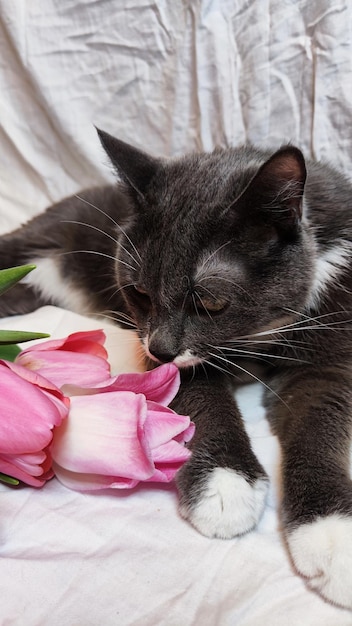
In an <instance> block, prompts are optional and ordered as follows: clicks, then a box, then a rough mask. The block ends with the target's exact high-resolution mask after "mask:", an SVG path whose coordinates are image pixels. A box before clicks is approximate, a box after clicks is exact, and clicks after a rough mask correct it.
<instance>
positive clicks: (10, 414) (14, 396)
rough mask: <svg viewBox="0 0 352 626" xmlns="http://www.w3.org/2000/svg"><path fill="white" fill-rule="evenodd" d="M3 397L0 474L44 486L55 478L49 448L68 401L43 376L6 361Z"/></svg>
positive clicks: (0, 367) (1, 372) (0, 366)
mask: <svg viewBox="0 0 352 626" xmlns="http://www.w3.org/2000/svg"><path fill="white" fill-rule="evenodd" d="M0 398H1V405H0V472H2V473H4V474H7V475H9V476H12V477H14V478H17V479H18V480H21V481H23V482H24V483H27V484H28V485H31V486H33V487H41V486H42V485H43V484H44V483H45V482H46V480H48V479H49V478H51V477H52V476H53V471H52V469H51V465H52V463H51V454H50V449H49V446H50V444H51V441H52V437H53V429H54V428H55V427H57V426H60V424H61V422H62V420H63V419H64V418H65V417H66V416H67V414H68V408H69V400H68V398H65V396H64V395H63V394H62V392H61V391H60V390H59V389H58V388H57V387H56V386H55V385H53V384H52V383H51V382H49V381H48V380H46V379H45V378H43V377H42V376H41V375H39V374H37V373H36V372H32V371H30V370H28V369H26V368H24V367H22V366H21V365H18V364H15V363H8V362H7V361H3V360H0Z"/></svg>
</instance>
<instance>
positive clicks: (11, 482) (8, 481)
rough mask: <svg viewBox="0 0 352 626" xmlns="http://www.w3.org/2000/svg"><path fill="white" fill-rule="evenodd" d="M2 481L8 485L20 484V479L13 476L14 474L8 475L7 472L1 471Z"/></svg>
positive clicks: (0, 479)
mask: <svg viewBox="0 0 352 626" xmlns="http://www.w3.org/2000/svg"><path fill="white" fill-rule="evenodd" d="M0 481H1V482H3V483H6V484H7V485H19V484H20V481H19V480H17V478H12V476H7V475H6V474H2V473H1V472H0Z"/></svg>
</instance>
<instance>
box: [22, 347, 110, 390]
mask: <svg viewBox="0 0 352 626" xmlns="http://www.w3.org/2000/svg"><path fill="white" fill-rule="evenodd" d="M16 363H18V364H20V365H22V367H25V368H27V369H29V370H31V371H35V372H38V373H39V374H40V375H41V376H44V377H45V378H48V379H49V380H50V381H51V382H53V383H54V384H55V385H56V386H57V387H62V386H63V385H64V384H66V383H70V382H71V381H72V382H74V383H75V384H76V385H79V386H82V387H85V386H87V387H90V386H92V385H95V384H96V383H99V382H101V381H105V380H107V379H110V366H109V364H108V362H107V361H106V360H105V359H102V358H101V357H98V356H95V355H91V354H85V353H80V352H64V351H63V350H57V351H50V350H48V351H45V352H43V351H37V350H35V349H33V350H28V351H27V352H26V353H25V352H21V353H20V354H19V355H18V357H17V358H16Z"/></svg>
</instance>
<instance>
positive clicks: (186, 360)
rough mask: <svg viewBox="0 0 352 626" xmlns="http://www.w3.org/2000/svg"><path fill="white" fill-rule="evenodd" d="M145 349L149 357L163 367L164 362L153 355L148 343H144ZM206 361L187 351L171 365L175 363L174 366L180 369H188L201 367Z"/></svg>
mask: <svg viewBox="0 0 352 626" xmlns="http://www.w3.org/2000/svg"><path fill="white" fill-rule="evenodd" d="M143 347H144V350H145V352H146V355H147V357H148V358H149V359H150V360H151V361H153V362H154V363H158V364H159V365H161V363H162V361H160V360H159V359H157V358H156V357H155V356H154V354H152V353H151V352H150V351H149V349H148V346H147V345H146V342H145V341H143ZM203 361H204V359H202V358H200V357H198V356H195V355H194V354H192V352H191V351H190V350H185V351H184V352H181V353H180V354H178V355H177V356H176V357H175V358H174V359H173V360H172V361H171V363H173V364H174V365H176V366H177V367H178V368H179V369H185V368H188V367H195V366H196V365H200V364H201V363H203Z"/></svg>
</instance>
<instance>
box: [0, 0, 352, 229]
mask: <svg viewBox="0 0 352 626" xmlns="http://www.w3.org/2000/svg"><path fill="white" fill-rule="evenodd" d="M351 29H352V6H351V4H350V3H349V2H347V0H339V1H337V0H335V1H333V2H331V1H330V0H321V1H319V2H309V1H308V0H305V1H304V0H292V1H290V2H282V0H263V1H261V2H258V1H256V0H246V1H245V2H244V1H243V2H240V1H236V2H234V1H233V0H208V1H205V0H203V1H201V0H197V1H196V2H191V1H190V0H176V1H175V2H165V1H164V0H157V1H156V2H149V1H147V2H141V1H140V0H120V1H119V2H115V3H112V2H111V1H109V0H100V1H99V2H96V1H93V0H81V1H80V2H77V0H66V1H65V2H62V3H60V2H57V1H55V0H36V1H35V2H27V1H26V0H16V2H9V0H0V41H1V55H0V93H1V103H0V107H1V110H0V124H1V128H0V141H1V154H0V165H1V166H0V197H1V199H2V207H3V208H2V215H1V223H0V228H1V229H2V230H6V229H9V228H11V227H13V226H15V225H16V224H17V223H18V222H19V221H21V219H22V217H23V211H24V212H25V214H26V215H27V216H29V215H33V214H35V213H37V212H38V211H40V210H41V209H43V208H44V207H45V206H47V205H48V204H50V203H52V202H53V201H56V200H59V199H61V198H62V197H64V196H66V195H68V194H70V193H74V192H77V190H79V189H82V188H83V187H87V186H91V185H94V184H99V183H102V182H104V181H106V180H111V173H110V169H109V167H107V159H106V156H105V155H104V154H103V151H102V149H101V147H100V144H99V141H98V139H97V136H96V132H95V129H94V125H96V126H98V127H99V128H103V129H105V130H107V131H108V132H111V133H113V134H116V135H117V136H118V137H120V138H121V139H123V140H124V141H128V142H131V143H134V144H136V145H138V146H139V147H141V148H144V149H145V150H147V151H150V152H152V153H154V154H156V155H163V156H170V155H174V154H180V153H182V152H184V151H186V150H194V149H205V150H212V149H213V148H214V146H215V145H222V146H225V145H239V144H241V143H243V142H244V141H250V142H253V143H255V144H259V145H260V146H270V145H273V146H276V147H277V146H278V145H280V144H281V143H282V142H283V141H291V142H294V143H298V145H299V146H300V147H301V148H302V149H303V150H304V152H305V154H306V156H308V157H310V156H314V157H316V158H318V159H320V158H324V159H329V160H330V159H331V160H332V161H333V162H334V163H336V164H337V165H338V166H340V167H342V168H343V169H344V170H345V171H346V172H350V171H351V169H352V168H351V165H352V151H351V149H350V146H351V145H352V123H351V120H352V105H351V96H350V93H351V87H350V85H351V71H352V37H351ZM19 181H20V183H21V184H19Z"/></svg>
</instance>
